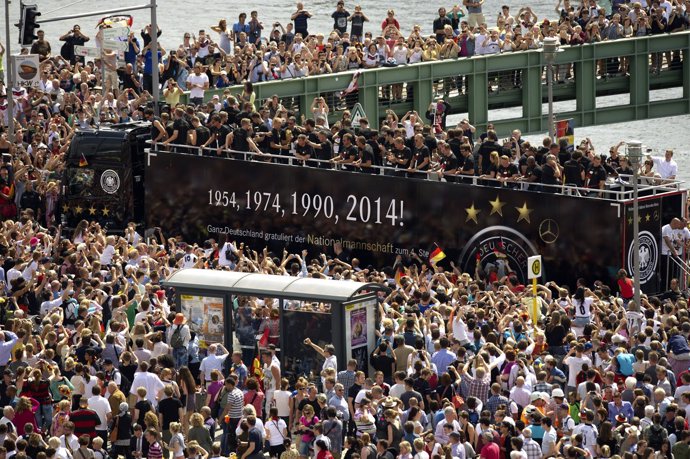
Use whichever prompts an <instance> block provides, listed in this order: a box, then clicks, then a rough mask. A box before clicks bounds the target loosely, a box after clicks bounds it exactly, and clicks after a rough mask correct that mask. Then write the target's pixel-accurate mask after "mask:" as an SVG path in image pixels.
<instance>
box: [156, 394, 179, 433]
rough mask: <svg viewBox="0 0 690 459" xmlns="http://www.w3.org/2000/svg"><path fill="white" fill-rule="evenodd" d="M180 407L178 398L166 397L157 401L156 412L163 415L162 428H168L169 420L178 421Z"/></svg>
mask: <svg viewBox="0 0 690 459" xmlns="http://www.w3.org/2000/svg"><path fill="white" fill-rule="evenodd" d="M180 408H183V406H182V402H181V401H180V399H179V398H175V397H168V398H164V399H163V400H161V401H160V402H158V412H159V413H160V414H161V416H162V417H163V425H162V426H161V427H162V429H163V430H168V429H169V428H170V423H171V422H179V421H180V411H179V409H180Z"/></svg>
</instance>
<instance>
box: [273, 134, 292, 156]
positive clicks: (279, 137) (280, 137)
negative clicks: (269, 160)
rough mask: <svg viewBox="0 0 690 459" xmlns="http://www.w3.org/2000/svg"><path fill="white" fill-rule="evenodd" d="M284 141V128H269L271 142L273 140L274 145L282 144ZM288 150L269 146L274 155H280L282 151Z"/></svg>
mask: <svg viewBox="0 0 690 459" xmlns="http://www.w3.org/2000/svg"><path fill="white" fill-rule="evenodd" d="M285 141H286V136H285V130H283V129H281V130H278V129H276V128H273V129H271V142H273V143H274V144H276V145H284V142H285ZM287 152H288V150H283V149H281V148H274V147H272V148H271V153H272V154H274V155H282V154H283V153H287Z"/></svg>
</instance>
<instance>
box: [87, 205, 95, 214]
mask: <svg viewBox="0 0 690 459" xmlns="http://www.w3.org/2000/svg"><path fill="white" fill-rule="evenodd" d="M89 215H96V208H95V207H94V206H93V204H91V207H89Z"/></svg>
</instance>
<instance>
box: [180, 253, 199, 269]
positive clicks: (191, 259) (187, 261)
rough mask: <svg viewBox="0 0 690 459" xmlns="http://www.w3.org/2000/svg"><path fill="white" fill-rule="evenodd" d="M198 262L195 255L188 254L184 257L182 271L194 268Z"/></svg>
mask: <svg viewBox="0 0 690 459" xmlns="http://www.w3.org/2000/svg"><path fill="white" fill-rule="evenodd" d="M197 260H198V258H197V256H196V255H194V254H193V253H186V254H185V255H184V257H182V269H189V268H193V267H194V265H195V264H196V262H197Z"/></svg>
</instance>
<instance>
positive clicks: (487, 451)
mask: <svg viewBox="0 0 690 459" xmlns="http://www.w3.org/2000/svg"><path fill="white" fill-rule="evenodd" d="M499 453H500V449H499V448H498V445H497V444H496V443H494V442H491V443H487V444H486V445H484V447H483V448H482V452H481V454H480V456H481V457H482V458H483V459H498V455H499Z"/></svg>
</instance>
